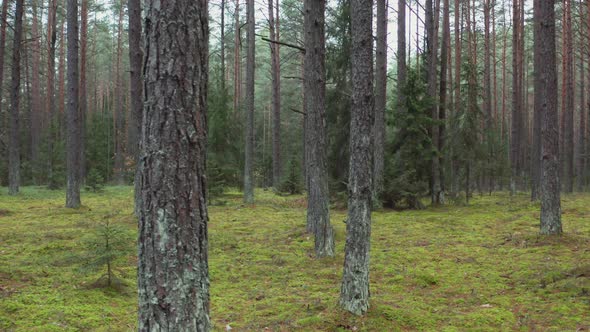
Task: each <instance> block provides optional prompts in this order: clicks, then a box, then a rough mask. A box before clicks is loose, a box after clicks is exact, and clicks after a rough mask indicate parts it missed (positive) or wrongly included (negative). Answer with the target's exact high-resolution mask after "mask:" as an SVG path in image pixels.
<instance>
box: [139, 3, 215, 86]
mask: <svg viewBox="0 0 590 332" xmlns="http://www.w3.org/2000/svg"><path fill="white" fill-rule="evenodd" d="M139 14H140V20H141V12H139ZM139 27H140V28H141V22H140V26H139ZM219 29H220V30H221V39H220V47H219V49H220V53H221V55H220V57H221V59H220V60H221V68H220V72H221V91H223V94H224V96H226V92H227V91H226V90H225V89H226V84H225V83H226V82H225V81H226V78H225V71H226V70H225V0H221V22H220V23H219Z"/></svg>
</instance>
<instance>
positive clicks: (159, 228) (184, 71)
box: [138, 0, 211, 332]
mask: <svg viewBox="0 0 590 332" xmlns="http://www.w3.org/2000/svg"><path fill="white" fill-rule="evenodd" d="M207 2H208V1H206V0H197V1H194V0H172V1H169V2H167V3H166V6H162V5H161V3H160V1H158V0H148V1H146V2H145V6H146V21H145V22H146V24H145V42H146V44H145V45H146V48H145V56H146V61H145V67H144V75H145V83H144V84H145V85H144V89H145V92H146V93H145V96H144V115H145V117H146V118H145V119H144V121H143V122H142V123H143V135H142V140H143V142H142V144H141V149H142V152H141V163H142V166H141V167H140V170H141V176H140V183H141V184H140V186H141V187H140V188H141V199H142V202H143V205H142V209H141V210H140V214H139V262H138V264H139V267H138V289H139V331H162V332H164V331H170V332H172V331H181V332H183V331H187V332H188V331H209V330H210V329H211V321H210V319H209V268H208V249H207V247H208V236H207V224H208V213H207V197H206V187H207V181H206V176H205V167H206V166H205V165H206V163H205V158H206V140H207V115H206V113H207V81H208V77H207V76H208V74H207V72H208V68H207V67H208V38H209V30H208V11H207Z"/></svg>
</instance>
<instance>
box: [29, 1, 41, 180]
mask: <svg viewBox="0 0 590 332" xmlns="http://www.w3.org/2000/svg"><path fill="white" fill-rule="evenodd" d="M31 7H32V11H33V22H32V23H33V24H32V30H31V32H32V36H31V37H32V38H33V40H32V43H31V51H32V52H31V57H32V61H31V64H32V79H31V118H30V122H31V128H30V130H31V166H32V167H33V169H34V170H35V173H36V171H37V170H38V162H39V146H40V145H41V136H40V134H41V116H42V106H41V103H42V101H41V99H42V96H41V87H40V81H41V78H40V70H41V65H40V61H41V45H40V44H41V34H40V33H39V23H38V22H39V18H38V17H37V16H38V15H37V1H36V0H33V3H32V4H31Z"/></svg>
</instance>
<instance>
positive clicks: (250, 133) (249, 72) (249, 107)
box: [244, 0, 256, 204]
mask: <svg viewBox="0 0 590 332" xmlns="http://www.w3.org/2000/svg"><path fill="white" fill-rule="evenodd" d="M246 4H247V7H246V12H247V16H248V36H247V39H248V54H247V60H246V123H245V125H246V135H245V143H246V147H245V158H244V202H245V203H247V204H252V203H254V61H255V56H256V48H255V44H256V40H255V35H254V33H255V30H254V27H255V24H256V22H255V21H254V0H247V1H246Z"/></svg>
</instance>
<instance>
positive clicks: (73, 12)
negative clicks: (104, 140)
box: [66, 0, 81, 208]
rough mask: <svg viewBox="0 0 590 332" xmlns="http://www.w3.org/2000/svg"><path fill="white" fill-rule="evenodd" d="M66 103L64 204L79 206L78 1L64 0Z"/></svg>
mask: <svg viewBox="0 0 590 332" xmlns="http://www.w3.org/2000/svg"><path fill="white" fill-rule="evenodd" d="M67 23H68V33H67V34H68V107H67V113H66V125H67V135H66V169H67V183H66V186H67V188H66V207H68V208H78V207H80V141H81V137H80V113H79V112H80V104H79V94H78V92H79V90H78V87H79V86H78V84H79V68H78V47H79V46H78V36H79V35H78V1H77V0H68V1H67Z"/></svg>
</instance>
